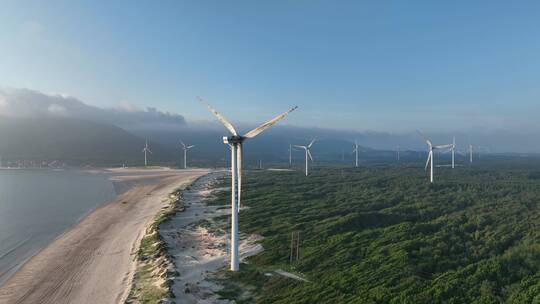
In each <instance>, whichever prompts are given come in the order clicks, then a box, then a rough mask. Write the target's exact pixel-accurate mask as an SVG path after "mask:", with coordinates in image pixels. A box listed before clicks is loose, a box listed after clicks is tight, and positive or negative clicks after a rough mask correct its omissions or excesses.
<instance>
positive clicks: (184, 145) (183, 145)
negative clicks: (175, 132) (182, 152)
mask: <svg viewBox="0 0 540 304" xmlns="http://www.w3.org/2000/svg"><path fill="white" fill-rule="evenodd" d="M180 144H182V147H184V149H186V144H184V142H183V141H182V140H180Z"/></svg>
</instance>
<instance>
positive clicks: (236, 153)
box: [199, 98, 298, 271]
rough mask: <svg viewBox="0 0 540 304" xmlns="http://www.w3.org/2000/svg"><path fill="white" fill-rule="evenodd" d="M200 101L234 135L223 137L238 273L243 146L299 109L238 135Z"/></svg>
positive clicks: (233, 266) (234, 267)
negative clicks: (227, 157)
mask: <svg viewBox="0 0 540 304" xmlns="http://www.w3.org/2000/svg"><path fill="white" fill-rule="evenodd" d="M199 101H200V102H201V103H203V104H204V105H205V106H206V107H207V108H208V110H210V112H212V114H214V116H216V117H217V119H218V120H219V121H220V122H221V123H222V124H223V125H224V126H225V128H227V130H229V131H230V132H231V133H232V136H230V137H226V136H224V137H223V143H225V144H226V145H229V147H230V148H231V177H232V180H231V188H232V191H231V213H232V216H231V217H232V219H231V271H238V269H239V258H238V209H239V208H240V196H241V195H240V194H241V193H242V144H243V142H244V141H245V140H247V139H250V138H253V137H255V136H257V135H258V134H259V133H261V132H263V131H264V130H266V129H268V128H270V127H271V126H273V125H274V124H275V123H276V122H278V121H279V120H281V119H283V118H284V117H285V116H287V114H289V113H290V112H292V111H294V110H296V109H297V108H298V107H297V106H295V107H292V108H290V109H289V110H288V111H287V112H284V113H282V114H280V115H278V116H276V117H275V118H273V119H271V120H269V121H267V122H265V123H263V124H262V125H260V126H258V127H257V128H255V129H253V130H251V131H249V132H248V133H246V134H245V135H243V136H241V135H238V132H236V130H235V129H234V127H233V125H232V124H231V123H230V122H228V121H227V120H226V119H225V117H223V115H221V114H220V113H218V112H217V111H216V110H215V109H214V108H212V107H211V106H210V105H209V104H208V103H206V102H205V101H204V100H202V99H201V98H199Z"/></svg>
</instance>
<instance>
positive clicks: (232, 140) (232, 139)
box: [223, 135, 247, 145]
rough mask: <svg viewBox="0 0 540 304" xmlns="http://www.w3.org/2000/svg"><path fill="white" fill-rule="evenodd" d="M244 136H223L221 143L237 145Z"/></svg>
mask: <svg viewBox="0 0 540 304" xmlns="http://www.w3.org/2000/svg"><path fill="white" fill-rule="evenodd" d="M246 139H247V138H246V137H243V136H238V135H233V136H223V143H224V144H226V145H237V144H241V143H243V142H244V140H246Z"/></svg>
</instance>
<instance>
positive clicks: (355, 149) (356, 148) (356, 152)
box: [353, 140, 358, 168]
mask: <svg viewBox="0 0 540 304" xmlns="http://www.w3.org/2000/svg"><path fill="white" fill-rule="evenodd" d="M353 153H355V161H356V163H355V166H356V167H357V168H358V141H357V140H355V141H354V150H353Z"/></svg>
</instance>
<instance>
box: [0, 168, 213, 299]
mask: <svg viewBox="0 0 540 304" xmlns="http://www.w3.org/2000/svg"><path fill="white" fill-rule="evenodd" d="M118 172H126V173H129V174H130V176H129V177H125V178H122V177H116V180H115V182H116V183H120V184H121V183H122V182H126V183H132V184H131V186H132V187H131V188H126V190H125V191H123V193H122V194H120V195H119V196H118V197H117V198H116V199H115V200H113V201H111V202H109V203H106V204H104V205H103V206H101V207H99V208H98V209H96V210H94V211H93V212H91V213H90V214H89V215H88V216H86V217H85V218H84V219H82V220H81V221H80V222H79V223H78V224H76V225H75V226H74V227H72V228H71V229H69V230H68V231H66V232H65V233H63V234H62V235H60V236H59V237H57V238H56V239H55V240H53V241H52V242H51V243H49V244H48V245H47V246H46V247H45V248H44V249H42V250H41V251H40V252H39V253H38V254H36V255H35V256H34V257H32V258H31V259H30V260H28V261H27V262H26V263H25V264H24V265H23V266H22V267H21V268H20V269H19V270H18V271H17V272H16V273H15V274H14V275H13V276H11V278H9V279H8V280H7V281H6V282H5V283H4V284H3V285H2V286H1V287H0V303H10V304H11V303H51V304H52V303H103V304H105V303H119V302H123V300H124V299H125V297H126V296H127V293H128V292H129V289H130V284H131V278H132V276H133V272H134V270H135V261H134V252H135V251H136V247H137V246H138V244H139V241H140V239H141V237H142V235H143V234H144V231H145V229H146V228H147V227H148V225H150V224H151V222H152V220H153V219H154V216H155V215H156V214H157V213H158V212H159V210H161V208H163V207H164V206H165V205H166V204H167V200H166V198H167V196H168V195H169V193H171V192H173V191H174V190H175V189H177V188H179V187H182V186H184V185H186V184H188V183H191V182H192V181H194V180H195V179H196V178H198V177H200V176H202V175H204V174H206V173H208V172H209V171H208V170H161V169H156V170H151V172H150V173H152V174H150V175H148V173H149V171H147V170H136V169H131V170H130V169H123V170H119V171H118ZM138 172H140V173H141V174H142V172H144V174H145V175H141V176H137V175H136V173H138ZM133 174H135V175H133ZM150 179H151V181H149V180H150ZM134 182H135V183H136V184H135V185H133V183H134Z"/></svg>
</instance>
